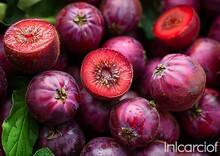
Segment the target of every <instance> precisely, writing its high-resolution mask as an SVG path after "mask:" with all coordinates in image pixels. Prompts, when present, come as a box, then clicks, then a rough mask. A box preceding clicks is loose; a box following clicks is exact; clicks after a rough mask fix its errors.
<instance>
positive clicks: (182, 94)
mask: <svg viewBox="0 0 220 156" xmlns="http://www.w3.org/2000/svg"><path fill="white" fill-rule="evenodd" d="M205 84H206V74H205V72H204V70H203V68H202V67H201V65H200V64H199V63H198V62H197V61H196V60H194V59H192V58H191V57H189V56H187V55H184V54H168V55H166V56H164V57H163V58H162V60H161V62H160V63H159V64H158V65H157V67H156V68H155V70H154V73H153V75H152V77H151V79H150V92H151V96H152V98H153V99H154V100H155V103H156V104H157V106H158V107H160V108H162V109H164V110H168V111H183V110H187V109H189V108H191V107H192V106H193V105H194V104H195V103H196V102H197V101H198V100H199V99H200V98H201V96H202V93H203V91H204V89H205Z"/></svg>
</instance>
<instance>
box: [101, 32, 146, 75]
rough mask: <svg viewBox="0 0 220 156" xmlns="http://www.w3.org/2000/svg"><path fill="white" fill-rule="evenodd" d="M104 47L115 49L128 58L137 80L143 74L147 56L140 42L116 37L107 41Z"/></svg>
mask: <svg viewBox="0 0 220 156" xmlns="http://www.w3.org/2000/svg"><path fill="white" fill-rule="evenodd" d="M103 47H106V48H111V49H114V50H116V51H118V52H120V53H121V54H123V55H124V56H125V57H127V58H128V60H129V61H130V62H131V64H132V66H133V70H134V77H135V78H136V79H137V78H139V76H140V75H141V74H142V73H143V70H144V65H145V58H146V56H145V50H144V47H143V46H142V44H141V43H140V42H139V41H138V40H136V39H134V38H133V37H129V36H116V37H112V38H110V39H109V40H107V41H106V42H105V43H104V45H103Z"/></svg>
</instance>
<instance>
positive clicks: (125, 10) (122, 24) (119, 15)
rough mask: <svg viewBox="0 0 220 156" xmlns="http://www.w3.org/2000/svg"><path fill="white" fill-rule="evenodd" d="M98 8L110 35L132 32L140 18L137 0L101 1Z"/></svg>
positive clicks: (139, 5) (140, 8)
mask: <svg viewBox="0 0 220 156" xmlns="http://www.w3.org/2000/svg"><path fill="white" fill-rule="evenodd" d="M99 8H100V11H101V13H102V14H103V16H104V19H105V23H106V25H107V30H108V32H109V33H110V34H111V35H122V34H125V33H127V32H130V31H132V30H134V29H135V28H136V27H137V26H138V24H139V22H140V20H141V16H142V6H141V3H140V1H139V0H120V1H119V0H103V1H102V2H101V4H100V6H99Z"/></svg>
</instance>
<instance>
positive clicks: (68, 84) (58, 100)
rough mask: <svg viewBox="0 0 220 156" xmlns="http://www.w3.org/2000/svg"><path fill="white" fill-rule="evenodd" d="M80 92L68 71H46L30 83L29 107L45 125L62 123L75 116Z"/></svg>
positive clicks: (28, 93) (34, 115)
mask: <svg viewBox="0 0 220 156" xmlns="http://www.w3.org/2000/svg"><path fill="white" fill-rule="evenodd" d="M79 92H80V91H79V88H78V85H77V83H76V81H75V80H74V78H73V77H72V76H71V75H69V74H68V73H66V72H62V71H55V70H48V71H44V72H42V73H40V74H38V75H36V76H35V77H34V78H32V79H31V81H30V83H29V85H28V88H27V91H26V97H25V98H26V99H25V100H26V104H27V109H28V111H29V112H30V114H31V115H32V116H33V117H34V118H35V119H36V120H37V121H38V122H40V123H42V124H44V125H58V124H62V123H64V122H66V121H68V120H70V119H71V118H73V117H74V116H75V114H76V111H77V109H78V107H79V103H80V93H79Z"/></svg>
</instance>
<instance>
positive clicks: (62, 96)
mask: <svg viewBox="0 0 220 156" xmlns="http://www.w3.org/2000/svg"><path fill="white" fill-rule="evenodd" d="M66 98H67V93H66V90H65V89H64V88H61V89H56V96H55V99H58V100H60V101H62V102H65V101H66Z"/></svg>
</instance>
